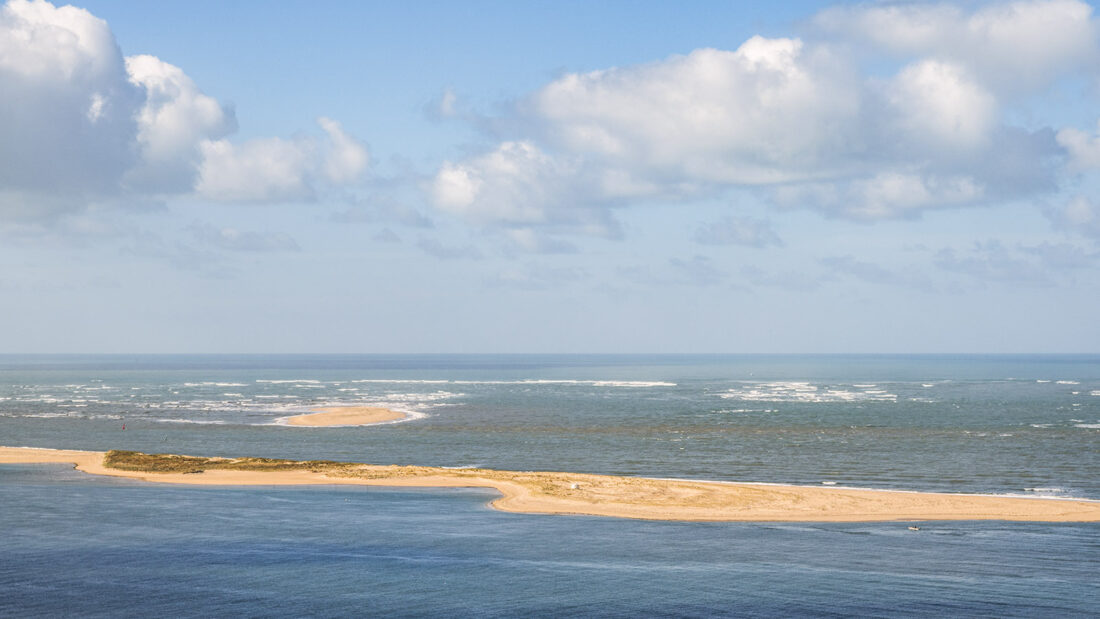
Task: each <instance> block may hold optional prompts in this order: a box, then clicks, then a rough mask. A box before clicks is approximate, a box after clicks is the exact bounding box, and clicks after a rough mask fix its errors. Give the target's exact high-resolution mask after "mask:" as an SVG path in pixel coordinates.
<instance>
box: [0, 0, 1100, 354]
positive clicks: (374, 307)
mask: <svg viewBox="0 0 1100 619" xmlns="http://www.w3.org/2000/svg"><path fill="white" fill-rule="evenodd" d="M775 4H778V5H779V6H774V5H775ZM1098 121H1100V19H1098V17H1097V15H1096V7H1095V6H1094V5H1092V4H1088V3H1085V2H1080V1H1078V0H1023V1H1020V2H956V3H950V2H944V3H938V2H933V3H924V2H889V3H875V2H867V3H858V4H844V3H831V2H787V3H764V2H759V3H756V2H741V3H729V2H708V1H703V0H699V1H695V2H690V3H682V4H679V3H677V4H674V3H670V2H639V1H621V2H619V1H606V2H598V3H594V2H571V1H555V2H524V3H516V2H503V1H501V2H487V1H471V2H462V3H459V2H407V3H394V2H289V1H287V2H247V1H240V2H215V1H210V0H189V1H186V2H176V1H173V0H164V1H160V2H155V3H135V2H130V1H116V0H102V1H100V0H95V1H89V2H84V3H82V4H80V5H78V6H66V5H55V4H50V3H47V2H41V1H33V2H28V1H25V0H8V1H7V2H6V3H5V4H3V5H2V8H0V324H2V325H3V328H2V330H0V334H2V337H0V352H2V353H484V352H500V353H524V352H531V353H534V352H543V353H595V352H601V353H641V352H645V353H1095V352H1098V351H1100V320H1098V319H1097V316H1098V315H1100V193H1098V190H1100V124H1098Z"/></svg>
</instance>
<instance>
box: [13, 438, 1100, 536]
mask: <svg viewBox="0 0 1100 619" xmlns="http://www.w3.org/2000/svg"><path fill="white" fill-rule="evenodd" d="M33 462H71V463H75V464H76V468H77V469H78V470H81V471H84V472H86V473H93V474H98V475H112V476H116V477H129V478H134V479H142V480H145V481H154V482H161V483H174V484H196V485H198V484H204V485H205V484H210V485H222V486H226V485H303V484H314V485H316V484H355V485H367V486H424V487H486V488H494V489H496V490H497V491H499V492H500V493H501V494H502V495H503V496H502V497H501V498H499V499H496V500H495V501H493V502H492V505H493V506H494V507H496V508H497V509H501V510H504V511H511V512H524V513H542V514H583V515H591V516H614V517H619V518H639V519H646V520H689V521H754V522H763V521H787V522H882V521H914V520H1016V521H1029V522H1100V501H1085V500H1069V499H1041V498H1016V497H1004V496H989V495H973V494H943V493H931V492H899V491H888V490H858V489H852V488H837V487H835V486H834V487H827V488H822V487H809V486H789V485H768V484H746V483H729V482H709V481H690V480H671V479H651V478H644V477H618V476H612V475H590V474H581V473H554V472H520V471H496V470H491V469H444V468H436V467H424V466H376V465H369V464H357V463H353V462H332V461H325V460H313V461H304V462H303V461H294V460H273V459H267V458H232V459H230V458H200V457H190V456H174V455H147V454H142V453H138V452H121V451H112V452H106V453H105V452H98V451H63V450H55V449H38V448H26V447H0V463H33Z"/></svg>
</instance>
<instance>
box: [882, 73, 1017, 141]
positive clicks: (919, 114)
mask: <svg viewBox="0 0 1100 619" xmlns="http://www.w3.org/2000/svg"><path fill="white" fill-rule="evenodd" d="M887 97H888V99H889V103H890V106H891V107H892V108H893V111H894V112H895V113H896V115H897V124H898V127H899V129H900V131H902V132H904V135H905V138H904V139H905V140H906V141H907V142H909V143H910V144H913V145H921V146H924V147H925V148H923V149H922V150H933V151H937V150H941V149H965V150H967V151H976V150H978V149H982V148H984V147H988V146H989V141H990V133H991V132H992V130H993V129H994V127H995V126H996V122H997V101H996V99H995V98H994V97H993V95H991V94H990V93H988V92H986V91H985V90H984V89H983V88H982V87H981V86H980V85H978V84H977V83H975V82H974V81H973V80H972V79H971V78H970V76H969V75H967V74H966V70H965V69H964V68H963V67H961V66H959V65H956V64H952V63H946V62H941V61H937V60H922V61H920V62H916V63H913V64H911V65H909V66H907V67H905V68H904V69H903V70H902V71H901V72H900V73H898V75H897V76H896V77H895V78H894V79H893V80H892V81H891V84H890V86H889V88H888V90H887Z"/></svg>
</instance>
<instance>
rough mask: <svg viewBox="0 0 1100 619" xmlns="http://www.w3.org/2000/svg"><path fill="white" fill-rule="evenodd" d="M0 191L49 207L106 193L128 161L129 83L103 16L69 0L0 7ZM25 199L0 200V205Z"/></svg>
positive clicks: (137, 92)
mask: <svg viewBox="0 0 1100 619" xmlns="http://www.w3.org/2000/svg"><path fill="white" fill-rule="evenodd" d="M0 93H3V95H2V96H0V193H5V194H8V195H9V196H12V195H16V194H18V195H19V196H20V197H21V198H22V199H23V200H30V201H32V202H33V201H35V198H36V196H37V195H38V194H47V196H43V197H45V198H46V199H44V200H42V203H41V206H42V208H43V209H44V210H48V211H50V212H53V211H55V210H58V209H62V210H63V209H64V208H65V205H67V204H68V203H70V202H72V201H75V200H80V201H83V200H88V199H93V198H95V197H96V196H103V195H108V194H111V193H112V192H114V191H115V190H116V188H117V186H118V182H119V180H120V179H121V177H122V175H123V173H124V172H125V171H126V170H127V169H128V168H129V167H130V166H131V165H132V164H133V162H134V160H135V157H136V153H135V152H134V149H133V148H132V144H133V141H134V138H135V136H136V134H137V126H136V123H135V121H134V111H135V109H136V108H137V107H138V106H140V105H141V103H142V99H143V93H142V91H141V89H139V88H137V87H136V86H134V85H133V84H131V83H130V81H129V79H128V76H127V74H126V70H125V67H124V66H123V61H122V54H121V53H120V51H119V49H118V46H117V45H116V44H115V40H114V37H113V35H112V34H111V31H110V29H109V28H108V27H107V24H106V22H104V21H103V20H100V19H97V18H96V17H94V16H93V15H92V14H91V13H88V12H87V11H85V10H82V9H78V8H74V7H61V8H56V7H54V6H53V5H51V4H48V3H45V2H26V1H24V0H13V1H12V2H9V3H7V4H5V5H4V6H3V7H2V8H0ZM16 206H18V207H20V208H27V205H26V203H25V202H24V203H21V204H18V205H15V204H13V203H12V202H9V201H7V200H5V203H4V204H0V212H3V211H6V210H8V209H11V208H14V207H16Z"/></svg>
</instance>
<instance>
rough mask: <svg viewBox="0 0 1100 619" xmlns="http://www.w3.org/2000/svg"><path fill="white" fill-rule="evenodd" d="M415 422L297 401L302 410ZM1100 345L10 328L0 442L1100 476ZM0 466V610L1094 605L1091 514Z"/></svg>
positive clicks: (990, 478)
mask: <svg viewBox="0 0 1100 619" xmlns="http://www.w3.org/2000/svg"><path fill="white" fill-rule="evenodd" d="M334 405H377V406H385V407H389V408H395V409H400V410H404V411H408V412H409V413H411V414H412V416H411V418H410V419H408V420H406V421H401V422H397V423H390V424H385V425H378V426H370V427H337V428H309V427H293V426H287V425H283V424H282V423H281V421H280V420H281V419H282V418H285V417H287V416H291V415H295V414H300V413H302V412H307V411H309V410H310V409H311V408H315V407H319V406H334ZM1098 439H1100V356H1094V355H1093V356H1089V355H1044V356H1032V355H1018V356H1006V355H997V356H828V355H820V356H805V355H799V356H794V355H790V356H787V355H776V356H772V355H704V356H694V355H692V356H688V355H286V356H265V355H249V356H217V355H209V356H201V355H200V356H182V355H180V356H177V355H166V356H132V355H131V356H0V444H2V445H7V446H33V447H54V448H66V449H92V450H106V449H134V450H140V451H146V452H152V453H185V454H190V455H204V456H245V455H247V456H265V457H276V458H294V459H307V458H309V459H316V458H324V459H335V460H351V461H358V462H370V463H375V464H423V465H434V466H450V467H469V466H477V467H489V468H498V469H512V470H558V471H577V472H587V473H608V474H616V475H640V476H653V477H674V478H691V479H711V480H738V481H756V482H773V483H794V484H804V485H821V484H828V485H836V486H848V487H865V488H885V489H907V490H930V491H941V492H964V493H983V494H998V495H1018V496H1036V497H1038V496H1042V497H1055V498H1084V499H1092V500H1100V450H1098V449H1097V440H1098ZM494 496H495V495H494V493H493V492H492V491H486V490H455V489H446V490H445V489H438V490H431V489H429V490H424V489H415V490H413V489H392V488H388V489H377V488H348V487H339V488H333V487H323V486H319V487H304V488H286V487H279V488H276V487H252V488H220V487H203V488H198V487H181V486H168V485H156V484H146V483H140V482H134V481H127V480H118V479H106V478H96V477H91V476H87V475H84V474H80V473H77V472H74V471H72V470H71V468H70V467H66V466H64V465H3V466H0V532H2V533H3V537H2V538H0V556H2V557H3V559H2V560H0V615H2V616H20V617H26V616H57V615H69V616H73V615H76V616H127V615H138V614H141V615H146V614H150V613H153V614H158V615H172V616H226V615H232V616H302V615H311V616H348V615H387V616H425V615H442V616H485V617H488V616H517V615H522V616H593V615H595V616H623V617H626V616H630V617H634V616H689V617H710V616H775V615H784V616H796V615H814V616H840V615H845V616H847V615H852V614H858V615H871V616H906V615H931V614H935V615H966V616H1012V615H1018V616H1043V615H1049V616H1095V615H1096V614H1097V613H1098V612H1100V611H1098V609H1100V587H1097V580H1096V574H1098V573H1100V525H1096V524H1021V523H1006V522H975V523H965V522H962V523H960V522H924V523H920V528H921V530H920V531H917V532H914V531H910V530H909V529H908V526H907V525H908V524H912V523H872V524H865V523H861V524H778V523H749V524H746V523H682V522H646V521H632V520H625V519H614V518H599V517H581V516H543V515H529V514H508V513H503V512H497V511H495V510H493V509H491V508H490V507H488V502H489V501H490V500H491V499H492V498H493V497H494Z"/></svg>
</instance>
